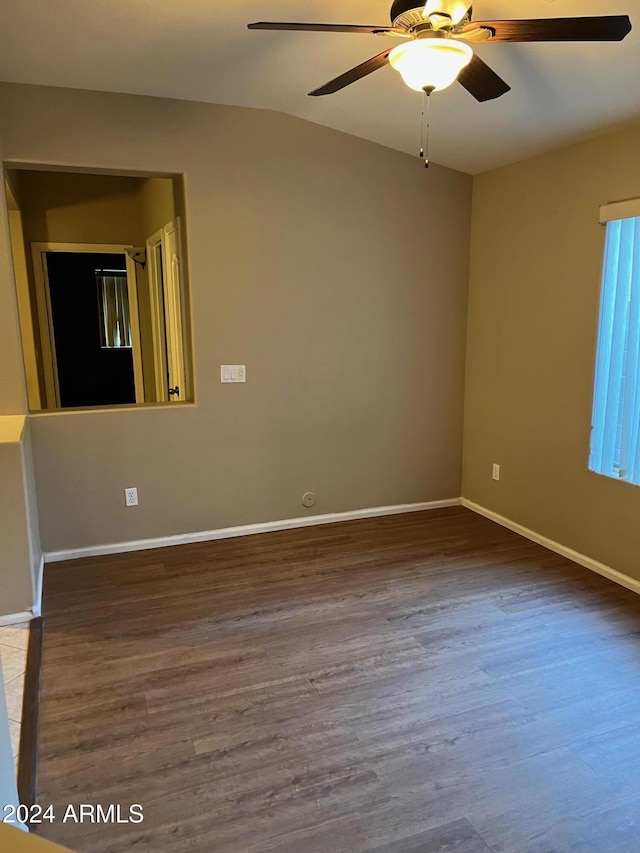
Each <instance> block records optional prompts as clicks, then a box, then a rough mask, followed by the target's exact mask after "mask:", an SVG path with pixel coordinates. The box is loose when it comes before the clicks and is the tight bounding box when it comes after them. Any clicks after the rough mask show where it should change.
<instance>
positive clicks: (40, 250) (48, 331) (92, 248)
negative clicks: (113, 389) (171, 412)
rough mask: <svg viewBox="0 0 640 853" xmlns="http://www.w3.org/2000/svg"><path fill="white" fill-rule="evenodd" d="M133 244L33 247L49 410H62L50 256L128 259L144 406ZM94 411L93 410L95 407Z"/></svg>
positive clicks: (136, 369) (137, 378)
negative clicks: (75, 255)
mask: <svg viewBox="0 0 640 853" xmlns="http://www.w3.org/2000/svg"><path fill="white" fill-rule="evenodd" d="M134 249H135V246H134V245H133V244H128V245H115V244H113V243H49V242H46V243H32V244H31V253H32V256H33V273H34V282H35V289H36V305H37V308H38V326H39V330H40V341H41V345H42V367H43V372H44V384H45V396H46V408H47V409H61V408H62V406H61V405H60V388H59V384H58V368H57V363H56V348H55V335H54V330H53V315H52V311H51V298H50V292H49V279H48V270H47V262H46V258H45V255H46V254H47V252H77V253H78V254H83V255H93V254H100V255H124V256H125V263H126V270H127V292H128V296H129V317H130V319H131V349H132V355H133V378H134V385H135V395H136V400H135V402H136V403H144V378H143V373H142V344H141V341H140V317H139V314H138V289H137V285H136V265H135V262H134V261H133V259H132V258H131V256H130V252H132V251H133V250H134ZM91 408H93V407H91Z"/></svg>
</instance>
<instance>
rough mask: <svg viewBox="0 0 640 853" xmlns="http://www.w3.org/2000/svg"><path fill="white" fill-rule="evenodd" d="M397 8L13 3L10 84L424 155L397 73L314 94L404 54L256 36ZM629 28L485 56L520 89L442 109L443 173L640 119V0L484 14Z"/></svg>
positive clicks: (375, 0)
mask: <svg viewBox="0 0 640 853" xmlns="http://www.w3.org/2000/svg"><path fill="white" fill-rule="evenodd" d="M389 7H390V2H387V0H347V2H345V0H341V2H338V0H304V2H301V1H300V0H227V2H224V3H223V2H220V0H162V2H161V0H92V2H90V3H87V0H57V2H51V0H29V2H25V0H2V3H1V4H0V80H3V81H11V82H20V83H38V84H44V85H52V86H69V87H74V88H83V89H97V90H105V91H113V92H128V93H135V94H144V95H156V96H162V97H169V98H181V99H186V100H197V101H209V102H216V103H223V104H236V105H240V106H249V107H259V108H265V109H274V110H281V111H283V112H286V113H290V114H292V115H296V116H300V117H301V118H305V119H309V120H310V121H314V122H318V123H319V124H324V125H327V126H329V127H333V128H337V129H339V130H343V131H346V132H347V133H352V134H355V135H357V136H361V137H364V138H366V139H370V140H373V141H375V142H379V143H382V144H383V145H388V146H390V147H392V148H397V149H399V150H401V151H406V152H408V153H411V154H413V153H417V149H418V146H419V137H420V104H421V97H422V96H421V95H420V94H418V93H416V92H412V91H411V90H409V89H407V88H406V86H405V85H404V83H403V82H402V80H401V78H400V76H399V75H398V74H397V73H396V72H395V71H393V70H392V69H391V68H389V67H386V68H383V69H381V70H379V71H376V72H375V73H374V74H371V75H370V76H368V77H366V78H365V79H363V80H360V81H359V82H357V83H355V84H353V85H352V86H349V87H348V88H346V89H344V90H342V91H341V92H338V93H336V94H334V95H328V96H325V97H320V98H309V97H308V96H307V92H309V91H310V90H312V89H314V88H316V87H317V86H319V85H321V84H322V83H324V82H326V81H327V80H329V79H331V78H333V77H335V76H336V75H337V74H339V73H341V72H343V71H345V70H346V69H348V68H350V67H352V66H354V65H357V64H359V63H360V62H362V61H363V60H365V59H367V58H368V57H370V56H373V55H374V54H376V53H379V52H380V51H381V50H384V48H385V46H386V45H388V46H392V45H393V44H395V43H396V42H395V41H392V40H391V39H389V38H387V37H382V36H374V35H350V34H329V33H326V34H325V33H295V32H263V31H249V30H247V28H246V25H247V23H249V22H251V21H263V20H271V21H278V20H282V21H312V22H334V23H353V24H383V25H384V24H387V23H388V22H389ZM601 14H607V15H610V14H628V15H629V16H630V17H631V21H632V24H633V25H634V29H633V31H632V32H631V33H630V35H628V36H627V38H626V39H625V40H624V41H623V42H620V43H592V44H484V45H483V44H480V45H477V46H475V49H476V50H477V52H478V54H479V55H480V56H481V58H482V59H484V60H485V61H486V62H488V63H489V64H490V65H491V66H492V67H493V68H494V69H495V70H496V71H497V72H498V73H499V74H500V75H501V76H502V77H504V79H505V80H506V81H507V82H508V83H510V85H511V87H512V91H511V92H509V93H507V94H506V95H505V96H503V97H502V98H500V99H499V100H496V101H491V102H487V103H484V104H480V103H477V102H476V101H475V100H474V99H473V98H472V97H471V96H470V95H469V94H467V92H466V91H464V89H462V87H461V86H459V85H454V86H453V87H451V88H450V89H447V90H446V91H443V92H441V93H436V94H435V95H434V96H433V98H432V104H431V159H432V160H433V161H436V162H439V163H442V164H444V165H447V166H451V167H453V168H456V169H461V170H462V171H465V172H471V173H477V172H481V171H485V170H487V169H491V168H494V167H496V166H500V165H503V164H505V163H509V162H512V161H515V160H519V159H522V158H524V157H528V156H531V155H534V154H536V153H538V152H540V151H544V150H548V149H550V148H554V147H557V146H559V145H562V144H564V143H569V142H571V141H574V140H576V139H579V138H582V137H585V136H588V135H591V134H594V133H597V132H599V131H600V130H602V129H605V128H608V127H612V126H615V125H617V124H621V123H626V122H629V121H633V120H636V119H640V86H639V85H638V80H640V3H639V2H638V0H607V2H606V3H603V2H602V0H475V3H474V18H475V19H477V20H490V19H501V18H528V17H570V16H574V15H579V16H582V15H601Z"/></svg>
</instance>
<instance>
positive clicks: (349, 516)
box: [44, 498, 460, 563]
mask: <svg viewBox="0 0 640 853" xmlns="http://www.w3.org/2000/svg"><path fill="white" fill-rule="evenodd" d="M449 506H460V498H445V499H444V500H440V501H427V502H426V503H414V504H394V505H393V506H377V507H370V508H368V509H354V510H350V511H349V512H330V513H325V514H324V515H310V516H307V517H301V518H285V519H282V520H280V521H265V522H262V523H260V524H242V525H239V526H238V527H222V528H219V529H218V530H202V531H199V532H197V533H179V534H177V535H176V536H158V537H156V538H154V539H134V540H131V541H129V542H112V543H109V544H105V545H88V546H86V547H84V548H70V549H68V550H66V551H48V552H46V553H45V555H44V561H45V563H57V562H59V561H60V560H77V559H79V558H81V557H99V556H104V555H105V554H122V553H124V552H126V551H146V550H148V549H149V548H164V547H166V546H168V545H186V544H188V543H190V542H209V541H212V540H214V539H230V538H232V537H234V536H251V535H253V534H255V533H272V532H274V531H276V530H294V529H295V528H297V527H313V526H315V525H318V524H333V523H334V522H336V521H353V520H354V519H356V518H376V517H377V516H382V515H398V514H400V513H404V512H420V511H422V510H428V509H441V508H442V507H449Z"/></svg>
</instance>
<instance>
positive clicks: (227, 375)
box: [220, 364, 247, 382]
mask: <svg viewBox="0 0 640 853" xmlns="http://www.w3.org/2000/svg"><path fill="white" fill-rule="evenodd" d="M246 381H247V368H246V365H244V364H221V365H220V382H246Z"/></svg>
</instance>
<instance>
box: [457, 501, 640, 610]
mask: <svg viewBox="0 0 640 853" xmlns="http://www.w3.org/2000/svg"><path fill="white" fill-rule="evenodd" d="M461 503H462V506H463V507H466V508H467V509H470V510H472V511H473V512H477V513H478V514H479V515H484V517H485V518H489V519H491V521H495V522H497V523H498V524H501V525H502V526H503V527H507V528H508V529H509V530H513V532H514V533H519V534H520V536H524V537H525V539H530V540H531V541H532V542H537V543H538V545H543V546H544V547H545V548H548V549H549V550H550V551H555V553H556V554H561V555H562V556H563V557H566V558H567V559H568V560H571V561H572V562H574V563H578V565H580V566H584V567H585V568H586V569H591V571H592V572H596V573H597V574H599V575H602V576H603V577H605V578H608V579H609V580H611V581H613V582H614V583H617V584H620V586H624V587H626V588H627V589H630V590H631V591H632V592H637V593H640V581H638V580H636V579H635V578H630V577H629V575H625V574H623V573H622V572H619V571H618V570H617V569H612V568H611V566H606V565H605V564H604V563H599V562H598V560H594V559H593V558H592V557H587V555H586V554H581V553H580V552H579V551H574V550H573V548H567V546H566V545H561V544H560V543H559V542H555V541H554V540H553V539H548V538H547V537H546V536H542V534H540V533H536V532H535V530H530V529H529V528H528V527H524V526H523V525H522V524H518V523H517V522H516V521H511V519H510V518H505V516H503V515H499V514H498V513H497V512H494V511H493V510H491V509H487V508H486V507H483V506H481V505H480V504H477V503H474V502H473V501H470V500H467V498H462V499H461Z"/></svg>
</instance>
